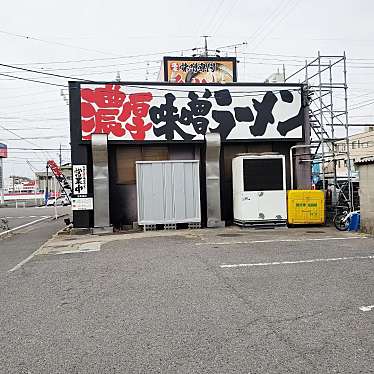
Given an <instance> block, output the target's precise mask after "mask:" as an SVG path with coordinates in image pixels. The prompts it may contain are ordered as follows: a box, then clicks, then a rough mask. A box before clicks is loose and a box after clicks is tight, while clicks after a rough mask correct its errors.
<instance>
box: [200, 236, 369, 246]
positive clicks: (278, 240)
mask: <svg viewBox="0 0 374 374" xmlns="http://www.w3.org/2000/svg"><path fill="white" fill-rule="evenodd" d="M354 239H367V236H345V237H330V238H303V239H265V240H245V241H235V242H234V241H231V242H206V243H196V244H195V245H228V244H256V243H279V242H282V243H289V242H308V241H326V240H354Z"/></svg>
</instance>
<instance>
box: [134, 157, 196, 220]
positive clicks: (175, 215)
mask: <svg viewBox="0 0 374 374" xmlns="http://www.w3.org/2000/svg"><path fill="white" fill-rule="evenodd" d="M136 189H137V199H138V200H137V202H138V223H139V225H156V224H177V223H201V214H200V178H199V161H196V160H186V161H184V160H178V161H137V162H136Z"/></svg>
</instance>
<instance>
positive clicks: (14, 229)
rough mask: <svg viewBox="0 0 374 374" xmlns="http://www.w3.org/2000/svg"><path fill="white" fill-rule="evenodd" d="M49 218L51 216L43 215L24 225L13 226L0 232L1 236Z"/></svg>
mask: <svg viewBox="0 0 374 374" xmlns="http://www.w3.org/2000/svg"><path fill="white" fill-rule="evenodd" d="M48 218H50V217H49V216H43V217H42V218H39V219H36V220H35V221H31V222H29V223H25V224H24V225H21V226H17V227H13V228H12V229H10V230H7V231H3V232H0V237H1V236H3V235H6V234H9V233H11V232H13V231H16V230H19V229H23V228H25V227H27V226H31V225H34V224H35V223H38V222H41V221H45V220H46V219H48Z"/></svg>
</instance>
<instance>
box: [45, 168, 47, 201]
mask: <svg viewBox="0 0 374 374" xmlns="http://www.w3.org/2000/svg"><path fill="white" fill-rule="evenodd" d="M45 169H46V172H47V176H46V181H45V203H46V204H47V201H48V162H47V165H46V167H45Z"/></svg>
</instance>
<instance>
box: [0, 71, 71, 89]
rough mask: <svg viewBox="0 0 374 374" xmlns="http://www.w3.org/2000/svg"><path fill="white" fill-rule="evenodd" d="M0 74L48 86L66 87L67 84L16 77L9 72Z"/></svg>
mask: <svg viewBox="0 0 374 374" xmlns="http://www.w3.org/2000/svg"><path fill="white" fill-rule="evenodd" d="M0 75H2V76H5V77H8V78H13V79H18V80H22V81H28V82H34V83H42V84H48V85H49V86H56V87H68V86H67V85H64V84H58V83H49V82H43V81H39V80H36V79H29V78H22V77H17V76H15V75H9V74H3V73H0Z"/></svg>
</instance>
